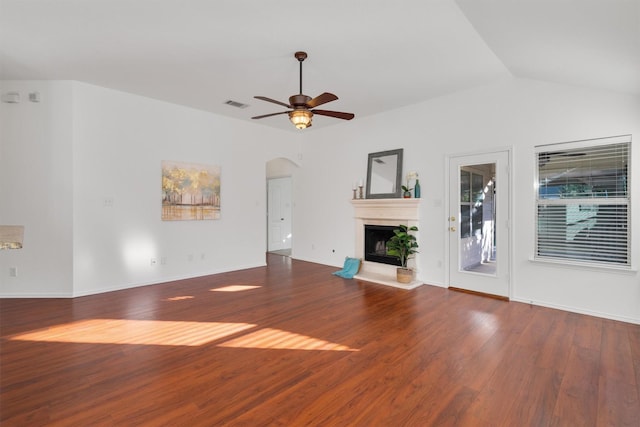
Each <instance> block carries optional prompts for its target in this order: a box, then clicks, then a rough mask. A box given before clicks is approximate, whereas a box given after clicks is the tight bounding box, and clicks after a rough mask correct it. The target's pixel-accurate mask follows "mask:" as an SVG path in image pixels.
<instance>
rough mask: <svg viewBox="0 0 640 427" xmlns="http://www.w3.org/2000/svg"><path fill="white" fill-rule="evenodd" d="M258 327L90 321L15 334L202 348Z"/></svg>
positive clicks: (69, 340)
mask: <svg viewBox="0 0 640 427" xmlns="http://www.w3.org/2000/svg"><path fill="white" fill-rule="evenodd" d="M255 326H256V325H252V324H249V323H227V322H177V321H166V320H130V319H88V320H79V321H77V322H72V323H68V324H64V325H58V326H54V327H51V328H47V329H43V330H39V331H34V332H28V333H25V334H19V335H14V336H12V337H11V338H10V339H12V340H18V341H41V342H65V343H85V344H139V345H168V346H198V345H202V344H206V343H208V342H211V341H215V340H218V339H220V338H225V337H228V336H229V335H233V334H236V333H238V332H241V331H244V330H246V329H250V328H254V327H255Z"/></svg>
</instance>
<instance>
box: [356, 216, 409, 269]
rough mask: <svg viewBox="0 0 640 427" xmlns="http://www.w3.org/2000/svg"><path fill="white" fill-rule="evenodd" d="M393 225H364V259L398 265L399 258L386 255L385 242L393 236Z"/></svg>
mask: <svg viewBox="0 0 640 427" xmlns="http://www.w3.org/2000/svg"><path fill="white" fill-rule="evenodd" d="M396 228H397V227H395V226H389V225H370V224H365V226H364V260H365V261H372V262H379V263H382V264H389V265H397V266H400V265H401V264H400V260H399V259H398V258H396V257H394V256H390V255H387V242H388V241H389V239H391V237H393V235H394V233H393V230H394V229H396Z"/></svg>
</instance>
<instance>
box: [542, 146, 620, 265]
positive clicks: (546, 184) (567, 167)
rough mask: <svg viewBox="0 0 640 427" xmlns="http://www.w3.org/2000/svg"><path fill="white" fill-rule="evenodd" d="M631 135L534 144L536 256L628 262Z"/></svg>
mask: <svg viewBox="0 0 640 427" xmlns="http://www.w3.org/2000/svg"><path fill="white" fill-rule="evenodd" d="M630 149H631V136H630V135H627V136H621V137H611V138H602V139H597V140H589V141H578V142H571V143H563V144H553V145H544V146H538V147H536V160H537V179H536V181H537V191H536V219H537V221H536V223H537V224H536V248H535V252H536V258H538V259H553V260H570V261H573V262H583V263H590V264H601V265H602V264H604V265H616V266H630V259H631V258H630V254H629V249H630V238H629V229H630V227H629V218H630V214H629V205H630V203H629V180H628V177H629V159H630Z"/></svg>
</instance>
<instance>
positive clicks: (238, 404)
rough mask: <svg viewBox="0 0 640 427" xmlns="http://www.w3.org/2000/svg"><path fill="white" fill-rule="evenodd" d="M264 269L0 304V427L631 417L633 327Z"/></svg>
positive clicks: (297, 270)
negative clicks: (73, 295) (89, 294)
mask: <svg viewBox="0 0 640 427" xmlns="http://www.w3.org/2000/svg"><path fill="white" fill-rule="evenodd" d="M334 270H336V269H335V268H333V267H327V266H323V265H319V264H313V263H307V262H301V261H295V260H291V259H290V258H286V257H280V256H276V255H268V266H267V267H265V268H255V269H250V270H245V271H240V272H232V273H225V274H220V275H215V276H208V277H202V278H196V279H190V280H183V281H178V282H172V283H166V284H160V285H155V286H146V287H140V288H136V289H129V290H124V291H119V292H111V293H107V294H102V295H94V296H87V297H82V298H76V299H4V300H0V328H1V329H0V335H1V341H0V387H1V389H0V424H1V425H2V426H226V425H229V426H640V399H639V394H640V326H639V325H633V324H626V323H621V322H615V321H610V320H605V319H600V318H594V317H589V316H583V315H578V314H573V313H568V312H563V311H558V310H552V309H547V308H542V307H536V306H529V305H526V304H521V303H515V302H506V301H500V300H496V299H492V298H485V297H481V296H477V295H471V294H465V293H460V292H454V291H450V290H447V289H442V288H438V287H433V286H422V287H420V288H418V289H415V290H412V291H406V290H402V289H396V288H390V287H385V286H382V285H375V284H370V283H365V282H358V281H354V280H344V279H340V278H338V277H335V276H332V275H331V272H333V271H334Z"/></svg>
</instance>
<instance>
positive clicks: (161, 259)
mask: <svg viewBox="0 0 640 427" xmlns="http://www.w3.org/2000/svg"><path fill="white" fill-rule="evenodd" d="M160 265H167V257H166V256H163V257H162V258H160Z"/></svg>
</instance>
